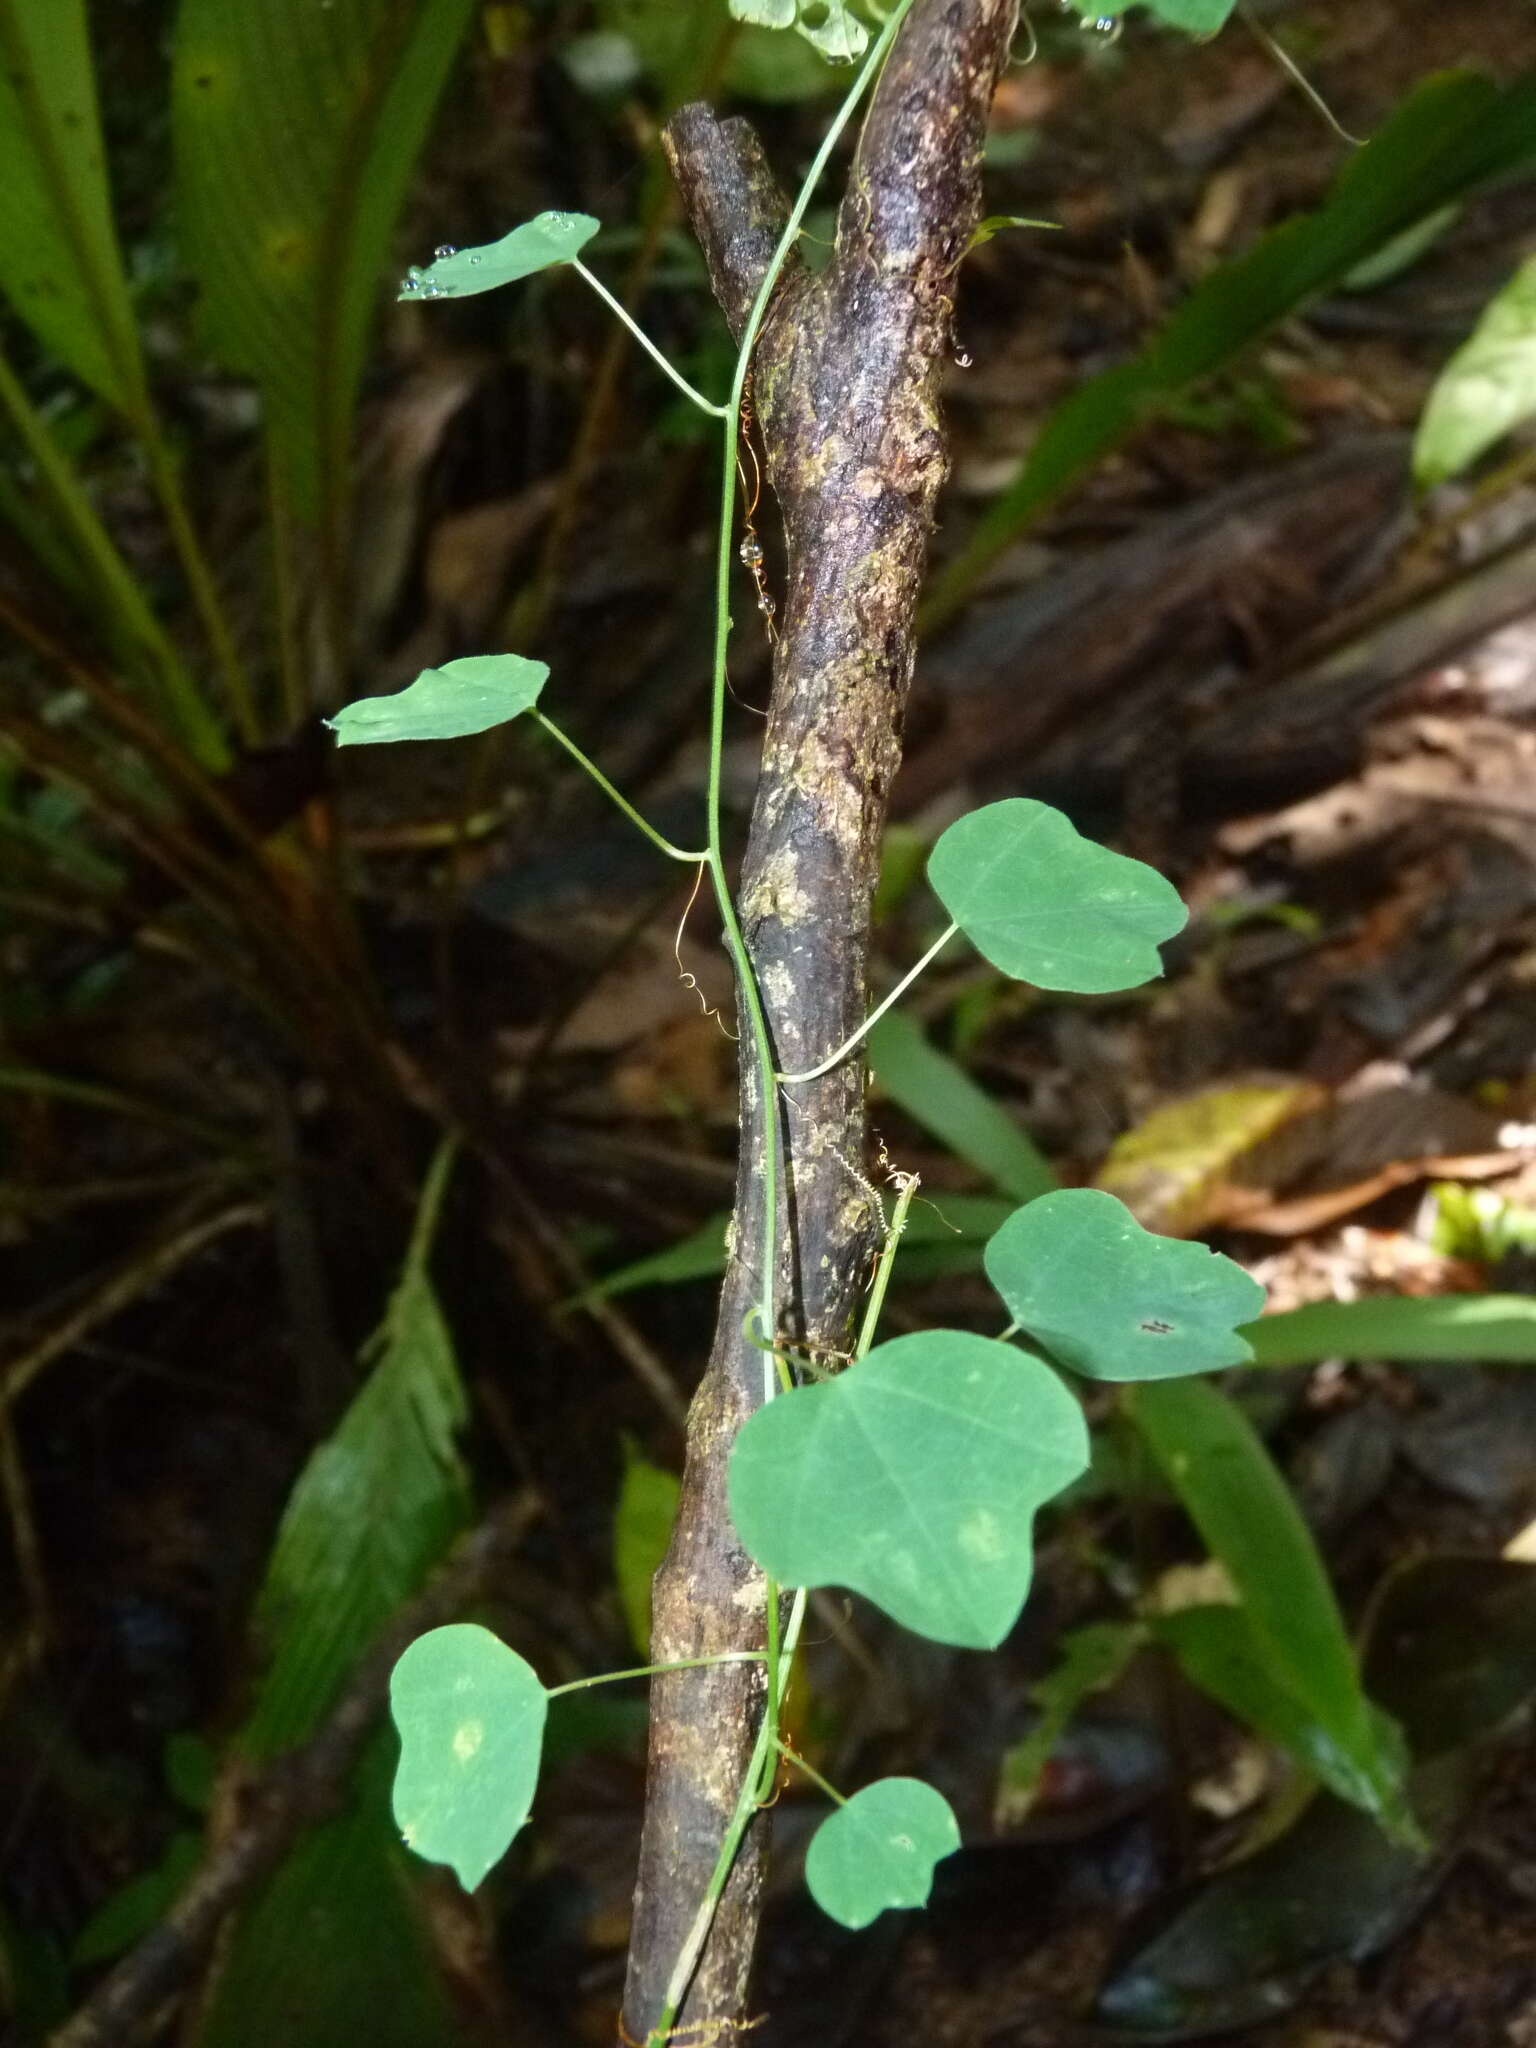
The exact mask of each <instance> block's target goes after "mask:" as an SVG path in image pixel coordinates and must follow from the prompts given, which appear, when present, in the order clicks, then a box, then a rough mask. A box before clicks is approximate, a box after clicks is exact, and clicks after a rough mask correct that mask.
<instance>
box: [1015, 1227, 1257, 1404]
mask: <svg viewBox="0 0 1536 2048" xmlns="http://www.w3.org/2000/svg"><path fill="white" fill-rule="evenodd" d="M986 1266H987V1278H988V1279H989V1280H990V1281H991V1282H992V1285H993V1286H994V1287H995V1288H996V1289H997V1291H998V1293H999V1294H1000V1295H1001V1296H1002V1297H1003V1300H1004V1301H1005V1302H1006V1303H1007V1305H1008V1310H1009V1313H1010V1314H1011V1315H1012V1317H1013V1319H1014V1321H1015V1322H1016V1323H1018V1324H1019V1326H1020V1327H1021V1328H1022V1329H1024V1330H1027V1331H1028V1332H1029V1334H1030V1336H1032V1337H1033V1338H1034V1339H1035V1340H1036V1341H1037V1342H1038V1343H1040V1344H1043V1345H1044V1346H1045V1347H1046V1349H1047V1350H1048V1351H1049V1352H1050V1353H1051V1356H1052V1357H1053V1358H1056V1359H1058V1360H1059V1361H1060V1362H1061V1364H1063V1365H1067V1366H1070V1367H1071V1368H1072V1370H1073V1371H1074V1372H1080V1373H1084V1374H1086V1376H1087V1377H1088V1378H1089V1379H1095V1380H1159V1379H1176V1378H1180V1377H1182V1376H1183V1375H1184V1374H1186V1373H1192V1372H1215V1371H1218V1370H1219V1369H1220V1368H1222V1367H1223V1366H1229V1365H1246V1364H1247V1363H1248V1362H1249V1361H1250V1360H1251V1359H1252V1357H1253V1351H1252V1348H1251V1347H1250V1345H1249V1343H1248V1341H1247V1339H1246V1337H1244V1336H1242V1335H1241V1334H1239V1331H1238V1327H1237V1326H1238V1325H1239V1324H1240V1323H1247V1322H1251V1321H1252V1319H1253V1318H1254V1316H1255V1315H1257V1314H1258V1312H1259V1310H1260V1309H1261V1308H1262V1307H1263V1305H1264V1290H1263V1288H1262V1287H1261V1286H1260V1285H1259V1283H1258V1281H1257V1280H1254V1279H1251V1278H1250V1277H1249V1275H1248V1274H1246V1273H1245V1272H1244V1271H1243V1269H1242V1267H1241V1266H1239V1265H1236V1264H1234V1263H1233V1261H1232V1260H1231V1259H1229V1258H1225V1257H1224V1256H1223V1255H1222V1254H1221V1253H1220V1252H1213V1251H1211V1250H1210V1248H1209V1247H1208V1246H1206V1245H1203V1244H1191V1243H1188V1242H1187V1241H1186V1240H1184V1239H1182V1238H1176V1237H1155V1236H1154V1235H1153V1233H1152V1232H1151V1231H1150V1230H1143V1229H1142V1227H1141V1225H1140V1224H1139V1223H1138V1222H1137V1221H1136V1218H1135V1217H1134V1216H1133V1215H1132V1214H1131V1212H1130V1210H1129V1209H1127V1208H1126V1206H1125V1204H1124V1203H1123V1202H1119V1201H1117V1200H1116V1199H1115V1197H1114V1196H1113V1195H1106V1194H1105V1193H1104V1192H1103V1191H1102V1190H1101V1189H1099V1188H1060V1189H1058V1190H1057V1192H1056V1193H1055V1194H1052V1195H1042V1196H1041V1197H1040V1199H1039V1201H1037V1202H1029V1203H1027V1204H1026V1205H1025V1206H1024V1207H1023V1208H1022V1209H1016V1210H1015V1211H1014V1213H1013V1214H1012V1215H1011V1216H1010V1217H1009V1219H1008V1221H1007V1222H1006V1223H1005V1224H1004V1225H1003V1227H1002V1229H1001V1230H1000V1231H999V1232H998V1233H997V1235H996V1237H994V1238H993V1240H992V1242H991V1243H990V1244H989V1245H988V1246H987V1256H986Z"/></svg>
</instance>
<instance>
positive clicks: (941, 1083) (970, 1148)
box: [869, 1010, 1056, 1202]
mask: <svg viewBox="0 0 1536 2048" xmlns="http://www.w3.org/2000/svg"><path fill="white" fill-rule="evenodd" d="M869 1062H870V1065H871V1067H873V1069H874V1075H875V1079H876V1081H877V1082H878V1083H879V1085H880V1087H881V1088H882V1089H883V1090H884V1091H885V1093H886V1094H887V1095H889V1096H890V1098H891V1100H892V1101H893V1102H894V1103H896V1104H897V1106H898V1107H899V1108H901V1109H904V1110H905V1111H906V1113H907V1115H908V1116H910V1117H911V1118H913V1120H914V1121H915V1122H917V1123H920V1124H921V1125H922V1126H923V1128H924V1130H927V1131H932V1133H933V1134H934V1136H935V1137H936V1138H942V1139H943V1141H944V1143H945V1144H946V1145H947V1146H948V1147H949V1149H950V1151H951V1152H953V1153H955V1154H956V1155H957V1156H958V1157H959V1158H961V1159H964V1160H966V1161H967V1162H968V1164H970V1165H971V1166H974V1167H976V1168H977V1170H978V1171H979V1172H981V1173H983V1174H985V1175H986V1177H987V1179H988V1180H989V1181H991V1182H992V1183H993V1185H994V1186H995V1187H1000V1188H1001V1189H1002V1190H1003V1192H1004V1193H1005V1194H1009V1195H1012V1196H1013V1198H1014V1199H1015V1201H1019V1202H1028V1201H1032V1200H1033V1199H1034V1197H1035V1196H1036V1195H1041V1194H1044V1193H1045V1192H1046V1191H1047V1189H1049V1188H1053V1187H1055V1185H1056V1176H1055V1174H1054V1173H1053V1172H1052V1171H1051V1167H1050V1163H1049V1161H1048V1160H1047V1159H1046V1157H1045V1155H1044V1154H1043V1153H1042V1152H1041V1151H1040V1150H1039V1148H1038V1147H1037V1146H1036V1145H1035V1143H1034V1141H1033V1140H1032V1139H1031V1138H1030V1136H1029V1133H1028V1132H1027V1131H1023V1130H1020V1128H1019V1126H1018V1125H1017V1124H1016V1123H1015V1122H1014V1120H1013V1118H1012V1117H1011V1116H1010V1115H1009V1113H1008V1111H1007V1110H1006V1109H1004V1107H1003V1105H1002V1104H1001V1103H1000V1102H996V1101H994V1100H993V1098H992V1097H991V1096H990V1095H988V1093H987V1092H986V1090H985V1089H984V1088H978V1087H977V1085H976V1083H975V1082H974V1081H973V1080H972V1079H971V1077H970V1075H969V1074H968V1073H967V1072H966V1071H965V1069H964V1067H962V1066H961V1065H960V1063H959V1061H958V1060H952V1059H951V1058H950V1057H949V1055H948V1054H947V1053H942V1052H940V1051H939V1049H938V1047H937V1046H935V1045H932V1044H930V1042H929V1041H928V1039H927V1038H926V1037H924V1035H923V1029H922V1026H921V1025H920V1024H917V1023H915V1022H914V1021H913V1020H912V1018H911V1017H909V1016H907V1015H906V1014H905V1013H904V1012H903V1011H901V1010H890V1011H888V1012H887V1013H886V1015H885V1016H883V1017H882V1018H881V1019H880V1022H879V1023H878V1024H877V1025H876V1026H875V1028H874V1030H873V1031H871V1032H870V1034H869Z"/></svg>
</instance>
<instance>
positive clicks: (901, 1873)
mask: <svg viewBox="0 0 1536 2048" xmlns="http://www.w3.org/2000/svg"><path fill="white" fill-rule="evenodd" d="M959 1846H960V1827H959V1823H958V1822H957V1821H956V1819H955V1816H954V1813H953V1811H952V1809H951V1807H950V1804H949V1801H948V1800H947V1799H946V1798H945V1797H944V1795H943V1793H942V1792H937V1791H935V1790H934V1788H933V1786H932V1785H925V1784H924V1783H923V1781H922V1779H921V1778H878V1779H876V1781H875V1783H874V1784H873V1785H866V1786H865V1787H864V1789H863V1791H862V1792H855V1793H854V1795H853V1797H852V1798H851V1799H850V1800H848V1801H847V1803H846V1804H845V1805H843V1806H840V1807H838V1809H837V1811H836V1812H835V1813H831V1814H829V1815H828V1816H827V1818H826V1819H825V1820H824V1821H823V1822H822V1824H821V1826H820V1827H819V1828H818V1829H817V1830H816V1832H815V1834H814V1835H813V1836H812V1837H811V1846H810V1848H809V1849H808V1850H807V1851H806V1855H805V1881H806V1884H807V1885H808V1886H809V1888H810V1894H811V1897H812V1898H813V1899H814V1900H815V1901H816V1903H817V1905H818V1906H820V1908H821V1910H822V1911H823V1913H826V1914H828V1915H830V1917H831V1918H832V1919H834V1920H836V1921H838V1922H839V1923H840V1924H841V1925H842V1926H844V1927H867V1926H868V1925H869V1923H870V1921H871V1920H873V1919H875V1918H876V1917H877V1916H878V1915H879V1914H881V1913H883V1912H885V1911H886V1909H887V1908H888V1907H890V1906H926V1905H927V1903H928V1894H929V1893H930V1892H931V1891H932V1889H933V1866H934V1865H935V1864H936V1863H940V1862H942V1861H943V1859H944V1858H945V1857H946V1856H952V1855H953V1854H954V1852H955V1851H956V1849H958V1848H959Z"/></svg>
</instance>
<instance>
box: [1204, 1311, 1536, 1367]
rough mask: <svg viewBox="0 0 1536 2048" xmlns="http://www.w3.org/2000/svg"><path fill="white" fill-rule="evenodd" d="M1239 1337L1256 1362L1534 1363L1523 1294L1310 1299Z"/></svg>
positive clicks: (1533, 1328) (1533, 1317) (1534, 1337)
mask: <svg viewBox="0 0 1536 2048" xmlns="http://www.w3.org/2000/svg"><path fill="white" fill-rule="evenodd" d="M1243 1335H1244V1336H1245V1337H1246V1338H1247V1339H1248V1342H1249V1343H1250V1344H1251V1345H1252V1346H1253V1362H1254V1364H1255V1365H1321V1364H1322V1362H1323V1360H1324V1359H1327V1358H1384V1359H1388V1360H1391V1361H1392V1362H1393V1363H1395V1364H1405V1365H1411V1364H1416V1363H1418V1362H1420V1361H1424V1362H1431V1363H1432V1362H1433V1361H1435V1360H1437V1359H1471V1360H1473V1361H1474V1362H1476V1363H1478V1364H1486V1365H1493V1364H1499V1365H1536V1300H1533V1299H1532V1298H1531V1297H1530V1296H1529V1295H1526V1294H1450V1295H1444V1296H1442V1297H1440V1298H1439V1299H1436V1298H1435V1297H1434V1296H1429V1295H1425V1296H1408V1295H1395V1294H1383V1295H1373V1296H1369V1297H1367V1298H1366V1299H1365V1300H1364V1301H1313V1302H1309V1303H1308V1304H1307V1305H1306V1306H1305V1307H1304V1308H1292V1309H1286V1310H1284V1311H1282V1313H1280V1314H1279V1315H1273V1316H1263V1317H1261V1318H1260V1320H1259V1321H1258V1322H1256V1323H1250V1324H1249V1325H1248V1327H1247V1328H1246V1329H1245V1330H1244V1331H1243Z"/></svg>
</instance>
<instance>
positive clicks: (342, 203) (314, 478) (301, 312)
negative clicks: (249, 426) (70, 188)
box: [171, 0, 474, 528]
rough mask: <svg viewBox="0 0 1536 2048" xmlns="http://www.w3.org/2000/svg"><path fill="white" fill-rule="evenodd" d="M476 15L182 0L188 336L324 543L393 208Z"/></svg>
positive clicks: (176, 103) (383, 0)
mask: <svg viewBox="0 0 1536 2048" xmlns="http://www.w3.org/2000/svg"><path fill="white" fill-rule="evenodd" d="M473 8H474V0H432V4H431V5H430V6H422V5H420V0H334V4H331V5H325V4H322V0H240V4H239V5H237V6H230V5H229V4H228V0H181V7H180V11H179V13H178V15H177V19H176V31H175V43H174V49H173V65H172V88H171V89H172V114H173V125H174V136H175V145H176V214H177V227H178V231H179V233H180V234H181V236H182V238H183V242H184V246H185V249H186V253H187V255H188V257H189V258H190V261H191V265H192V268H193V270H194V272H195V273H196V276H197V279H198V282H199V285H200V286H201V288H202V322H203V331H204V333H205V335H206V338H207V341H208V344H209V346H210V347H211V348H212V350H213V351H214V353H215V354H216V355H217V356H218V358H219V360H220V361H221V362H223V363H224V364H226V365H227V366H228V367H229V368H230V369H233V370H238V371H241V372H243V373H244V374H246V375H248V376H250V377H253V378H254V379H255V381H256V383H257V384H258V385H259V386H260V388H261V393H262V399H263V404H264V407H265V414H266V422H267V427H268V432H269V435H270V437H271V439H272V443H273V446H274V450H275V452H276V455H277V458H278V461H279V466H280V470H281V473H282V475H283V476H284V477H285V479H286V481H287V484H288V486H289V488H290V489H291V490H292V492H293V495H294V498H295V501H296V503H297V506H298V508H299V510H300V512H301V513H302V514H303V515H305V516H306V517H308V518H309V519H310V520H311V521H312V522H315V523H318V524H320V525H321V526H322V527H325V526H330V527H332V528H334V526H335V523H336V521H337V519H338V518H339V511H340V507H341V505H342V503H343V502H344V499H345V495H346V490H347V481H348V473H349V468H350V459H351V433H352V416H353V408H354V403H355V399H356V393H357V388H358V383H359V380H360V378H361V375H362V368H363V362H364V357H365V354H366V350H367V342H368V330H369V326H370V324H371V321H372V319H373V316H374V314H375V312H376V310H377V307H378V304H379V301H380V297H381V291H380V287H381V284H382V281H383V280H382V272H383V269H384V265H385V263H386V261H387V258H388V254H389V245H390V238H391V235H392V233H393V230H394V224H395V219H396V216H397V215H398V213H399V210H400V203H401V200H402V199H403V197H404V195H405V189H406V185H407V182H408V180H409V178H410V174H411V170H412V168H413V166H414V164H415V162H416V158H417V155H418V152H419V151H420V149H421V145H422V142H423V140H424V138H425V136H426V131H427V125H428V123H429V121H430V120H431V117H432V110H433V108H434V107H435V106H436V104H437V99H438V95H439V93H440V92H441V90H442V87H443V83H444V81H445V79H446V78H447V75H448V68H449V66H450V64H451V63H452V62H453V58H454V54H455V52H456V51H457V49H458V46H459V43H460V40H461V39H462V36H463V33H464V28H465V24H466V23H467V21H468V20H469V17H470V15H471V13H472V11H473Z"/></svg>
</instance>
